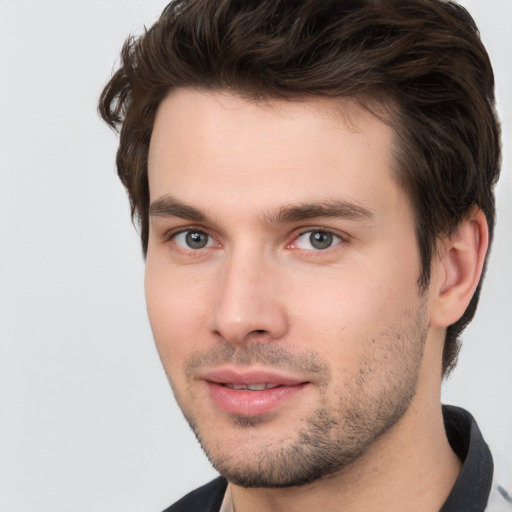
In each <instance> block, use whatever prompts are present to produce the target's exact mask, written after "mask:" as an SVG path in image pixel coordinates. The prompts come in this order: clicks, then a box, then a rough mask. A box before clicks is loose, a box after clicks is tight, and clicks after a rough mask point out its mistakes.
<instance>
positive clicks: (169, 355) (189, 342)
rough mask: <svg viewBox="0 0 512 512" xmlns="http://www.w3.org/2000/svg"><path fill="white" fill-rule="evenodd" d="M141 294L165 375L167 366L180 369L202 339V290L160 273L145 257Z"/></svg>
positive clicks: (185, 280)
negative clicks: (142, 294)
mask: <svg viewBox="0 0 512 512" xmlns="http://www.w3.org/2000/svg"><path fill="white" fill-rule="evenodd" d="M173 274H174V275H173ZM145 293H146V304H147V311H148V317H149V322H150V324H151V329H152V331H153V337H154V339H155V343H156V347H157V350H158V353H159V355H160V358H161V359H162V363H163V364H164V367H165V369H166V370H167V372H168V373H169V369H170V367H171V366H172V367H180V365H182V362H183V359H184V358H186V357H187V356H188V355H189V354H190V353H191V352H193V351H194V350H195V349H196V348H197V347H196V344H197V343H198V342H200V341H201V340H204V338H205V336H204V333H203V334H201V332H200V331H201V329H202V328H203V330H204V326H205V325H206V320H207V319H206V317H207V314H206V307H205V306H206V302H207V301H206V300H205V290H202V289H201V287H200V286H198V280H197V279H194V278H187V277H185V278H182V277H180V276H179V275H178V274H177V273H173V272H170V271H169V270H166V271H163V270H161V269H160V268H159V266H158V265H156V264H155V263H154V262H153V261H151V259H149V258H148V261H147V264H146V275H145Z"/></svg>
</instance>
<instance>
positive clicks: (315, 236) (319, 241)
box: [309, 231, 332, 249]
mask: <svg viewBox="0 0 512 512" xmlns="http://www.w3.org/2000/svg"><path fill="white" fill-rule="evenodd" d="M309 241H310V242H311V245H312V246H313V247H314V248H315V249H327V248H328V247H330V246H331V244H332V234H331V233H326V232H325V231H315V232H314V233H311V235H310V236H309Z"/></svg>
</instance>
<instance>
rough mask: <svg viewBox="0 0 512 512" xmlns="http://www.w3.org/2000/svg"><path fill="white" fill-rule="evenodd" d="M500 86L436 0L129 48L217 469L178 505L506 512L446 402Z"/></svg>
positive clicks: (128, 153)
mask: <svg viewBox="0 0 512 512" xmlns="http://www.w3.org/2000/svg"><path fill="white" fill-rule="evenodd" d="M493 88H494V81H493V73H492V68H491V65H490V62H489V59H488V56H487V54H486V51H485V49H484V47H483V46H482V43H481V42H480V40H479V37H478V32H477V29H476V27H475V25H474V22H473V20H472V19H471V17H470V16H469V14H468V13H467V12H466V11H465V10H464V9H462V8H461V7H460V6H458V5H456V4H454V3H450V2H444V1H439V0H436V1H432V0H408V1H404V2H393V1H391V0H388V1H373V2H370V1H362V0H361V1H350V2H349V1H344V0H337V1H325V0H309V1H308V0H304V1H291V0H259V1H257V2H255V1H251V0H244V1H239V0H219V1H206V0H176V1H174V2H172V3H171V4H169V5H168V7H167V8H166V9H165V10H164V12H163V14H162V16H161V18H160V19H159V20H158V22H157V23H156V24H155V25H154V26H153V27H151V28H150V29H149V30H148V31H147V32H146V33H145V34H144V35H143V36H141V37H140V38H139V39H129V40H128V41H127V43H126V44H125V47H124V49H123V52H122V64H121V67H120V69H119V70H118V71H117V72H116V73H115V75H114V76H113V78H112V79H111V81H110V82H109V84H108V85H107V86H106V88H105V90H104V91H103V94H102V98H101V100H100V111H101V114H102V116H103V117H104V119H105V120H106V121H107V122H108V123H109V124H110V125H111V126H113V127H116V128H119V129H120V134H121V138H120V146H119V151H118V157H117V166H118V171H119V175H120V177H121V180H122V181H123V183H124V185H125V186H126V188H127V190H128V192H129V195H130V200H131V204H132V211H133V213H134V214H135V215H136V216H137V217H138V219H139V221H140V227H141V238H142V246H143V251H144V254H145V256H146V258H147V261H146V298H147V304H148V313H149V318H150V322H151V326H152V329H153V333H154V337H155V340H156V344H157V348H158V351H159V354H160V357H161V360H162V363H163V365H164V368H165V371H166V373H167V376H168V378H169V381H170V383H171V386H172V389H173V391H174V394H175V396H176V399H177V401H178V403H179V405H180V407H181V409H182V411H183V414H184V415H185V417H186V419H187V420H188V422H189V424H190V426H191V428H192V429H193V431H194V432H195V434H196V436H197V438H198V439H199V441H200V443H201V445H202V447H203V449H204V451H205V452H206V454H207V455H208V457H209V459H210V460H211V462H212V464H213V465H214V467H215V468H216V469H217V470H218V471H219V473H220V474H221V475H222V476H221V477H220V478H218V479H217V480H215V481H213V482H212V483H210V484H208V485H206V486H205V487H203V488H201V489H198V490H196V491H194V492H193V493H191V494H190V495H188V496H186V497H184V498H183V499H182V500H180V501H179V502H178V503H176V504H175V505H173V506H171V507H170V508H169V509H168V510H169V511H180V510H201V511H203V510H211V511H218V510H221V511H222V512H228V511H237V512H252V511H266V510H287V511H302V510H308V511H311V510H322V511H336V510H343V511H362V510H384V511H402V510H411V509H414V510H418V511H438V510H442V511H455V510H457V511H483V510H510V509H511V507H510V504H508V505H507V495H506V492H505V491H504V490H503V489H497V488H493V486H492V478H493V462H492V457H491V455H490V452H489V450H488V448H487V445H486V443H485V441H484V440H483V438H482V436H481V434H480V431H479V429H478V427H477V425H476V423H475V421H474V420H473V418H472V417H471V415H470V414H469V413H467V412H466V411H464V410H462V409H458V408H444V409H443V408H442V407H441V403H440V389H441V381H442V378H443V375H447V374H448V373H449V372H450V371H451V369H452V368H453V367H454V365H455V363H456V359H457V353H458V349H459V336H460V334H461V332H462V330H463V329H464V327H465V326H466V325H467V323H468V322H469V321H470V320H471V319H472V317H473V315H474V313H475V309H476V306H477V302H478V296H479V292H480V286H481V278H482V275H483V272H484V268H485V262H486V256H487V253H488V248H489V245H490V241H491V240H492V233H493V228H494V217H495V212H494V197H493V187H494V184H495V183H496V181H497V179H498V174H499V162H500V148H499V127H498V122H497V119H496V116H495V112H494V92H493ZM498 507H502V508H498ZM506 507H508V508H506Z"/></svg>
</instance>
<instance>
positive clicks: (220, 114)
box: [148, 89, 398, 208]
mask: <svg viewBox="0 0 512 512" xmlns="http://www.w3.org/2000/svg"><path fill="white" fill-rule="evenodd" d="M393 142H394V133H393V130H392V129H391V128H390V127H389V126H387V125H386V124H385V123H383V122H382V121H380V120H379V119H377V118H376V117H375V116H374V115H372V114H371V113H370V112H369V111H367V110H366V109H364V108H363V107H361V106H360V105H359V104H358V103H357V102H356V101H354V100H339V99H332V98H320V97H314V98H302V99H300V100H298V101H295V100H294V101H287V100H265V101H255V100H248V99H244V98H241V97H240V96H237V95H234V94H231V93H228V92H225V91H204V90H194V89H177V90H174V91H172V92H171V93H170V94H169V95H168V96H167V97H166V98H165V99H164V101H163V102H162V104H161V105H160V107H159V109H158V112H157V116H156V120H155V125H154V129H153V134H152V139H151V145H150V152H149V162H148V168H149V184H150V200H151V201H154V200H156V199H158V198H159V197H161V196H163V195H165V194H172V195H173V196H175V197H178V198H179V199H180V200H183V201H185V202H187V203H190V204H194V202H197V201H198V198H199V197H202V196H204V195H206V196H207V197H212V201H213V200H215V201H217V200H218V199H219V198H222V204H223V205H224V206H226V205H228V204H230V203H233V205H235V203H238V206H240V205H244V204H245V206H246V207H247V206H249V205H255V204H256V203H258V202H259V203H261V204H262V205H263V203H265V207H269V208H272V207H275V208H278V207H279V205H280V203H281V202H286V203H290V202H301V201H302V202H304V201H307V202H314V201H317V200H318V201H321V200H329V199H340V198H343V199H348V200H350V201H351V202H353V203H355V204H357V203H358V202H360V201H368V202H370V203H375V202H376V201H377V202H378V201H379V198H380V197H382V196H383V195H386V194H387V195H388V196H389V197H391V198H393V197H395V196H396V195H397V194H398V190H397V184H396V182H395V180H394V177H393V175H394V172H393V166H394V158H393V154H392V153H393V151H392V149H393ZM214 196H215V197H214ZM202 200H203V202H205V201H206V202H207V200H206V199H204V198H203V199H202Z"/></svg>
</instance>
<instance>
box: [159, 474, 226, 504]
mask: <svg viewBox="0 0 512 512" xmlns="http://www.w3.org/2000/svg"><path fill="white" fill-rule="evenodd" d="M226 487H227V481H226V480H225V479H224V478H222V477H219V478H216V479H215V480H212V481H211V482H210V483H208V484H206V485H203V486H202V487H199V488H198V489H196V490H194V491H192V492H190V493H188V494H187V495H185V496H183V498H181V499H180V500H179V501H177V502H176V503H175V504H174V505H171V506H170V507H169V508H166V509H165V510H164V511H163V512H195V511H197V512H218V511H219V510H220V506H221V504H222V500H223V499H224V493H225V491H226Z"/></svg>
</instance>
